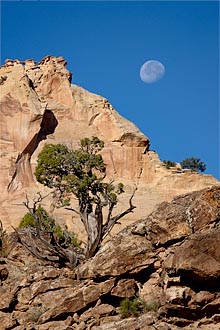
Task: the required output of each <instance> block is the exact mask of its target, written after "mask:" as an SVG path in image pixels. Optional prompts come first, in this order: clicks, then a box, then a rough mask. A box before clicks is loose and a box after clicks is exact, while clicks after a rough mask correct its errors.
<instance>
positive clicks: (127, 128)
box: [0, 56, 218, 231]
mask: <svg viewBox="0 0 220 330" xmlns="http://www.w3.org/2000/svg"><path fill="white" fill-rule="evenodd" d="M0 88H1V93H0V106H1V113H0V144H1V147H0V150H1V152H0V173H1V175H0V196H1V197H0V203H1V211H0V217H1V219H2V220H3V222H4V225H5V227H6V228H7V230H10V228H11V224H13V225H17V223H18V221H19V220H20V219H21V217H22V216H23V215H24V214H25V209H24V207H23V206H22V202H23V201H24V199H25V194H26V193H27V194H28V196H31V197H32V196H34V195H35V193H36V192H37V191H39V190H41V191H44V192H46V190H45V189H44V188H43V187H41V186H40V185H39V184H37V183H36V182H35V178H34V175H33V173H34V168H35V165H36V159H37V156H38V154H39V152H40V151H41V150H42V147H43V146H44V145H45V143H63V144H65V145H68V146H69V147H73V148H76V147H77V146H78V142H79V140H80V139H81V138H83V137H91V136H98V137H99V138H100V139H102V140H103V141H104V142H105V148H104V150H103V157H104V160H105V162H106V164H107V169H108V177H109V178H110V179H114V180H115V181H122V182H123V183H124V184H125V186H126V194H125V195H124V197H123V196H122V199H121V205H123V204H124V203H125V201H127V200H128V196H130V193H131V191H132V189H133V188H134V185H136V186H137V187H138V190H137V193H136V196H135V200H134V202H135V204H136V206H137V208H136V211H135V213H134V214H133V215H129V216H128V217H127V221H134V220H135V219H136V218H137V217H141V216H145V215H146V214H149V213H150V212H151V211H152V210H153V208H154V207H155V205H156V204H158V203H160V202H162V201H169V200H171V199H172V198H173V197H174V196H176V195H178V194H182V193H187V192H190V191H194V190H198V189H202V188H205V187H208V186H211V185H213V184H217V182H218V181H217V180H216V179H214V178H213V177H212V176H210V175H200V174H197V173H193V172H190V171H183V170H181V169H180V168H178V167H176V168H172V169H169V170H168V169H166V168H165V167H164V165H163V164H162V162H161V161H160V159H159V157H158V155H157V154H156V152H153V151H151V150H150V148H149V146H150V141H149V139H148V138H147V137H146V136H145V135H144V134H143V133H141V132H140V131H139V130H138V128H137V127H136V126H135V125H134V124H133V123H131V122H129V121H128V120H126V119H124V118H123V117H121V116H120V115H119V114H118V113H117V112H116V111H115V110H114V109H113V107H112V105H111V104H110V103H109V102H108V100H106V99H105V98H103V97H101V96H98V95H95V94H92V93H90V92H88V91H86V90H85V89H83V88H81V87H79V86H76V85H72V84H71V74H70V72H69V71H68V70H67V69H66V61H65V60H64V59H63V58H62V57H53V56H47V57H45V58H44V59H42V60H41V61H40V62H39V63H35V62H34V61H33V60H27V61H25V62H20V61H18V60H15V61H12V60H7V61H6V64H5V65H3V66H2V67H1V68H0ZM45 203H46V205H48V204H49V201H48V202H46V201H45ZM119 207H120V206H119ZM56 216H57V219H58V220H60V219H61V220H62V219H65V222H66V223H67V224H68V225H70V224H71V223H72V218H71V217H72V214H69V213H65V212H64V211H63V212H61V211H60V212H58V213H57V215H56ZM126 223H127V222H126ZM74 229H75V230H76V231H77V230H78V231H80V230H81V229H80V228H78V225H75V227H74Z"/></svg>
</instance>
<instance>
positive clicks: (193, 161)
mask: <svg viewBox="0 0 220 330" xmlns="http://www.w3.org/2000/svg"><path fill="white" fill-rule="evenodd" d="M180 165H181V166H182V168H185V169H190V170H192V171H194V172H204V171H205V170H206V165H205V163H203V162H202V161H201V160H200V158H194V157H190V158H186V159H184V160H183V161H181V162H180Z"/></svg>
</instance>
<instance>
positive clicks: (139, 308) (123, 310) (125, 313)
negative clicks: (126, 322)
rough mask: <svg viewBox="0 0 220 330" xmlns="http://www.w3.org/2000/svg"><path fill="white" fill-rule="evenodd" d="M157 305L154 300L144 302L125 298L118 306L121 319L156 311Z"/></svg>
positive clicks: (139, 299) (135, 298)
mask: <svg viewBox="0 0 220 330" xmlns="http://www.w3.org/2000/svg"><path fill="white" fill-rule="evenodd" d="M158 307H159V303H158V301H156V300H152V301H149V302H145V301H144V300H143V299H141V298H140V297H134V298H133V299H129V298H125V299H124V300H122V301H121V304H120V314H121V316H122V317H123V318H126V317H129V316H138V315H139V314H141V313H144V312H150V311H155V312H156V311H157V310H158Z"/></svg>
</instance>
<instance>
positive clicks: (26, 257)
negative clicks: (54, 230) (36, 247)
mask: <svg viewBox="0 0 220 330" xmlns="http://www.w3.org/2000/svg"><path fill="white" fill-rule="evenodd" d="M3 243H4V244H3V248H2V257H1V259H0V280H1V287H0V297H1V300H0V310H1V311H0V325H1V326H0V328H1V329H2V330H6V329H16V330H31V329H32V330H33V329H36V330H49V329H50V330H52V329H53V330H55V329H60V330H67V329H68V330H70V329H77V330H84V329H91V330H116V329H117V330H119V329H120V330H124V329H136V330H138V329H140V330H177V329H180V328H181V329H182V328H184V329H201V330H217V329H220V249H219V246H220V186H214V187H212V188H208V189H204V190H201V191H198V192H194V193H191V194H186V195H182V196H178V197H176V198H174V200H173V201H172V202H170V203H168V202H163V203H162V204H160V205H159V207H158V208H157V209H156V210H155V211H153V213H151V214H150V215H149V216H148V217H146V218H145V219H142V220H139V221H137V222H135V223H134V224H132V225H130V226H129V227H127V228H125V229H123V231H121V232H120V233H119V234H117V235H116V236H115V237H114V238H112V239H111V240H109V241H108V242H107V243H105V244H104V245H103V246H102V248H101V250H100V251H99V252H98V253H97V255H96V256H95V257H93V258H92V259H90V260H87V261H84V262H83V263H82V264H80V265H78V266H77V267H76V268H74V269H73V270H70V269H68V268H61V269H59V268H56V267H54V266H53V265H52V264H49V263H48V264H45V263H44V262H43V261H40V260H39V259H36V258H34V257H33V256H32V255H31V254H30V253H29V252H28V251H27V250H26V249H25V248H24V247H23V246H22V245H21V244H20V243H19V241H18V238H17V235H16V233H15V232H14V233H12V234H10V236H8V237H6V239H5V241H4V242H3ZM126 297H127V298H129V299H130V301H133V299H134V297H138V299H140V300H141V301H142V302H143V306H144V308H143V309H142V310H140V314H139V315H135V316H134V315H132V313H130V315H127V316H128V317H127V318H122V314H121V312H120V311H121V310H120V302H121V301H122V300H123V299H125V298H126Z"/></svg>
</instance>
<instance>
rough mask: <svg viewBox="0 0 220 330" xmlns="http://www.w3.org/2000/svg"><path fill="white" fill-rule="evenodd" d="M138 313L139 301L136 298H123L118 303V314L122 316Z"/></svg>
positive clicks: (136, 314)
mask: <svg viewBox="0 0 220 330" xmlns="http://www.w3.org/2000/svg"><path fill="white" fill-rule="evenodd" d="M139 313H140V310H139V301H138V299H137V298H135V299H133V300H131V299H129V298H125V299H124V300H122V301H121V303H120V314H121V316H122V317H123V318H126V317H129V316H138V315H139Z"/></svg>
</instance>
